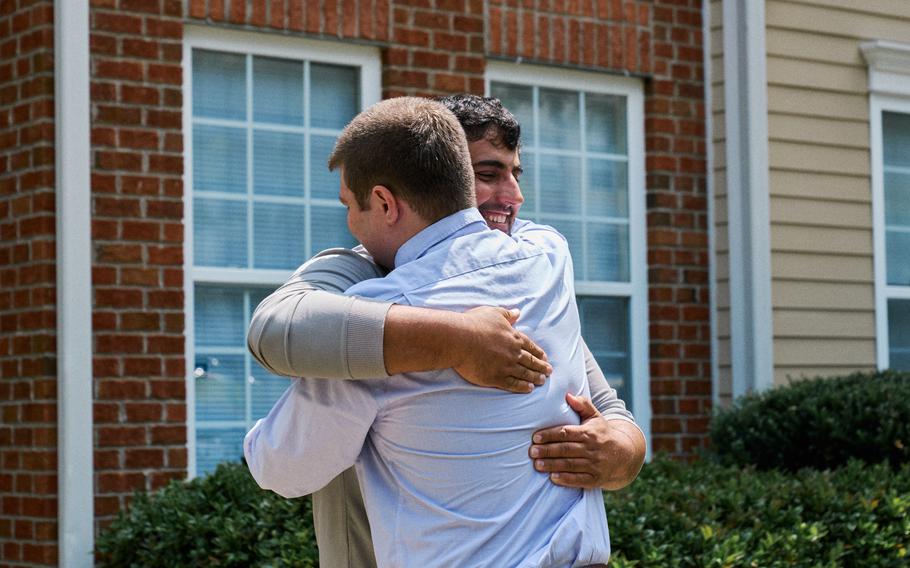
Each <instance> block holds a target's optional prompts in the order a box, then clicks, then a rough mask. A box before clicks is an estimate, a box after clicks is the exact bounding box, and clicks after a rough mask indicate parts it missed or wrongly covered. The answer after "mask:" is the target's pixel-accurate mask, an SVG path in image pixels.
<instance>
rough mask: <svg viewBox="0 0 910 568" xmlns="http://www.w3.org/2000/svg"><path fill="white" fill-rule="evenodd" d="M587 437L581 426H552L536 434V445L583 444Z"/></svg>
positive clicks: (534, 438)
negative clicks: (557, 443)
mask: <svg viewBox="0 0 910 568" xmlns="http://www.w3.org/2000/svg"><path fill="white" fill-rule="evenodd" d="M585 439H586V436H585V432H584V429H583V428H582V427H581V426H552V427H550V428H544V429H543V430H538V431H537V432H534V437H533V438H532V440H534V443H535V444H553V443H556V442H583V441H585Z"/></svg>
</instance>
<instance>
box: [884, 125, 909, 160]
mask: <svg viewBox="0 0 910 568" xmlns="http://www.w3.org/2000/svg"><path fill="white" fill-rule="evenodd" d="M882 135H883V138H884V143H885V144H884V146H885V165H886V166H900V167H905V168H907V167H910V114H901V113H896V112H883V113H882Z"/></svg>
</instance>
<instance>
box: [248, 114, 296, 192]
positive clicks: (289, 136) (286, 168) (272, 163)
mask: <svg viewBox="0 0 910 568" xmlns="http://www.w3.org/2000/svg"><path fill="white" fill-rule="evenodd" d="M253 192H254V193H257V194H260V195H289V196H294V197H303V134H294V133H291V132H269V131H267V130H256V131H255V132H253Z"/></svg>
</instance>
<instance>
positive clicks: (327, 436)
mask: <svg viewBox="0 0 910 568" xmlns="http://www.w3.org/2000/svg"><path fill="white" fill-rule="evenodd" d="M368 385H369V383H364V382H358V381H331V380H326V379H297V380H295V381H294V382H293V383H292V384H291V386H290V387H289V388H288V390H287V391H285V393H284V395H282V397H281V398H280V399H278V402H276V403H275V406H274V407H272V410H271V411H270V412H269V414H268V416H266V417H265V418H263V419H261V420H259V421H258V422H256V424H255V425H254V426H253V428H252V429H251V430H250V431H249V432H248V433H247V435H246V437H245V438H244V440H243V455H244V457H245V458H246V461H247V466H248V467H249V470H250V473H251V474H252V475H253V479H255V480H256V483H258V484H259V486H260V487H262V488H263V489H269V490H272V491H274V492H275V493H278V494H279V495H281V496H282V497H288V498H290V497H300V496H303V495H309V494H310V493H312V492H314V491H317V490H319V489H321V488H322V487H324V486H325V485H326V484H327V483H328V482H329V481H331V480H332V479H334V478H335V477H336V476H337V475H338V474H340V473H341V472H343V471H344V470H346V469H348V468H349V467H351V466H352V465H354V462H355V461H356V460H357V456H358V455H359V454H360V450H361V449H362V448H363V443H364V440H365V439H366V436H367V433H368V432H369V430H370V427H371V426H372V424H373V420H374V419H375V418H376V414H377V412H378V404H377V402H376V400H375V398H374V397H373V396H372V392H371V390H370V388H369V386H368Z"/></svg>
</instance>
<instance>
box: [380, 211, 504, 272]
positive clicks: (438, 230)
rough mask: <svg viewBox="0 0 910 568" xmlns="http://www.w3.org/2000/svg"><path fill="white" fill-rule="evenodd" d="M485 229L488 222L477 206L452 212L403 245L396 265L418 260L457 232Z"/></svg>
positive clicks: (397, 255) (396, 258)
mask: <svg viewBox="0 0 910 568" xmlns="http://www.w3.org/2000/svg"><path fill="white" fill-rule="evenodd" d="M484 229H487V223H486V221H484V219H483V216H482V215H481V214H480V211H478V210H477V208H475V207H471V208H469V209H462V210H461V211H458V212H457V213H452V214H451V215H449V216H448V217H443V218H442V219H440V220H439V221H436V222H435V223H433V224H432V225H430V226H429V227H427V228H425V229H423V230H422V231H420V232H419V233H417V234H416V235H414V236H413V237H411V238H410V239H408V240H407V242H405V243H404V244H403V245H401V247H399V248H398V252H397V253H395V266H396V267H398V266H401V265H402V264H406V263H408V262H411V261H412V260H417V259H418V258H420V257H421V256H423V254H424V253H426V252H427V251H428V250H429V249H430V248H432V247H433V246H434V245H436V244H437V243H439V242H442V241H444V240H446V239H447V238H449V237H450V236H452V235H453V234H455V233H458V232H462V233H475V232H477V231H482V230H484Z"/></svg>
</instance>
